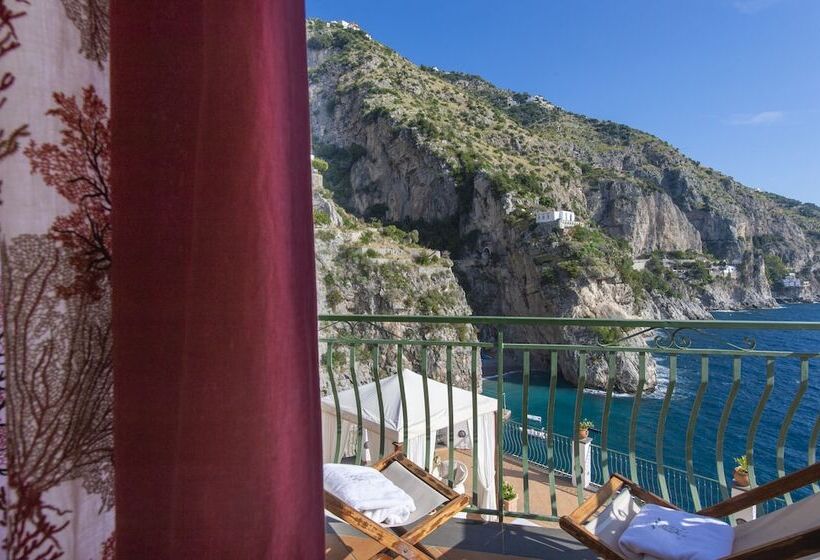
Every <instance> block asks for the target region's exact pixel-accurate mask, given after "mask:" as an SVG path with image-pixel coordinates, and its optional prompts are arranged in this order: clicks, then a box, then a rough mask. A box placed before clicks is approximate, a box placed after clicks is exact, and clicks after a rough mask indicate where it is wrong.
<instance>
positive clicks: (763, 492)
mask: <svg viewBox="0 0 820 560" xmlns="http://www.w3.org/2000/svg"><path fill="white" fill-rule="evenodd" d="M818 480H820V463H814V464H813V465H809V466H808V467H806V468H804V469H800V470H799V471H794V472H793V473H791V474H788V475H786V476H784V477H783V478H780V479H778V480H773V481H772V482H769V483H767V484H764V485H763V486H758V487H757V488H752V489H751V490H749V491H748V492H744V493H742V494H739V495H737V496H734V497H732V498H729V499H728V500H724V501H722V502H720V503H719V504H715V505H713V506H711V507H708V508H705V509H702V510H700V511H699V512H698V513H699V514H700V515H708V516H709V517H724V516H726V515H729V514H730V513H737V512H738V511H740V510H743V509H746V508H747V507H751V506H756V505H757V504H759V503H761V502H765V501H766V500H771V499H772V498H777V497H778V496H782V495H783V494H785V493H786V492H791V491H792V490H797V489H798V488H802V487H803V486H806V485H808V484H811V483H812V482H816V481H818Z"/></svg>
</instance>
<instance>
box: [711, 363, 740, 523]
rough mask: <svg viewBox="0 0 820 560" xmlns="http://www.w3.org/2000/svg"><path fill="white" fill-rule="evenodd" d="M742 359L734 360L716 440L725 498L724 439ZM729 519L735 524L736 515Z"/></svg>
mask: <svg viewBox="0 0 820 560" xmlns="http://www.w3.org/2000/svg"><path fill="white" fill-rule="evenodd" d="M740 360H741V359H740V356H736V357H735V358H734V359H733V360H732V387H731V389H729V395H728V396H727V397H726V403H725V404H724V405H723V412H721V413H720V423H719V424H718V431H717V438H716V440H715V464H716V466H717V474H718V481H719V482H720V495H721V497H722V499H724V500H725V499H727V498H729V483H728V482H727V480H726V468H725V466H724V464H723V441H724V438H725V436H726V426H727V425H728V424H729V416H730V415H731V413H732V405H733V404H734V402H735V397H736V396H737V392H738V390H739V389H740V371H741V363H740ZM729 519H730V521H731V522H732V524H734V515H730V516H729Z"/></svg>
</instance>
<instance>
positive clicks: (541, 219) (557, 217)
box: [535, 210, 578, 229]
mask: <svg viewBox="0 0 820 560" xmlns="http://www.w3.org/2000/svg"><path fill="white" fill-rule="evenodd" d="M535 223H536V224H552V225H553V227H554V228H556V229H565V228H571V227H574V226H576V225H578V222H577V221H576V219H575V212H571V211H569V210H541V211H539V212H536V213H535Z"/></svg>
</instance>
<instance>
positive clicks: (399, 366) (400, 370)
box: [396, 344, 410, 453]
mask: <svg viewBox="0 0 820 560" xmlns="http://www.w3.org/2000/svg"><path fill="white" fill-rule="evenodd" d="M403 362H404V345H402V344H397V345H396V373H397V374H398V376H399V395H400V396H401V420H402V423H403V426H402V431H403V433H402V442H403V443H404V452H405V453H407V433H408V430H409V429H410V428H409V426H408V425H407V394H406V393H405V392H404V363H403Z"/></svg>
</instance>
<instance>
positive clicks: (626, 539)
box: [618, 504, 734, 560]
mask: <svg viewBox="0 0 820 560" xmlns="http://www.w3.org/2000/svg"><path fill="white" fill-rule="evenodd" d="M733 540H734V531H733V530H732V527H731V526H729V525H728V524H726V523H724V522H723V521H720V520H718V519H713V518H711V517H704V516H702V515H696V514H694V513H687V512H685V511H678V510H674V509H670V508H666V507H662V506H658V505H655V504H647V505H645V506H643V507H642V508H641V510H640V511H639V512H638V513H637V514H636V515H635V517H634V518H633V519H632V521H631V522H630V523H629V526H628V527H627V528H626V531H624V532H623V534H622V535H621V538H620V540H619V541H618V544H619V545H620V547H621V550H622V551H623V552H624V553H625V555H626V556H628V557H629V558H631V559H634V560H642V559H643V558H645V557H652V558H657V559H658V560H717V559H718V558H723V557H724V556H727V555H729V554H731V552H732V542H733Z"/></svg>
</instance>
